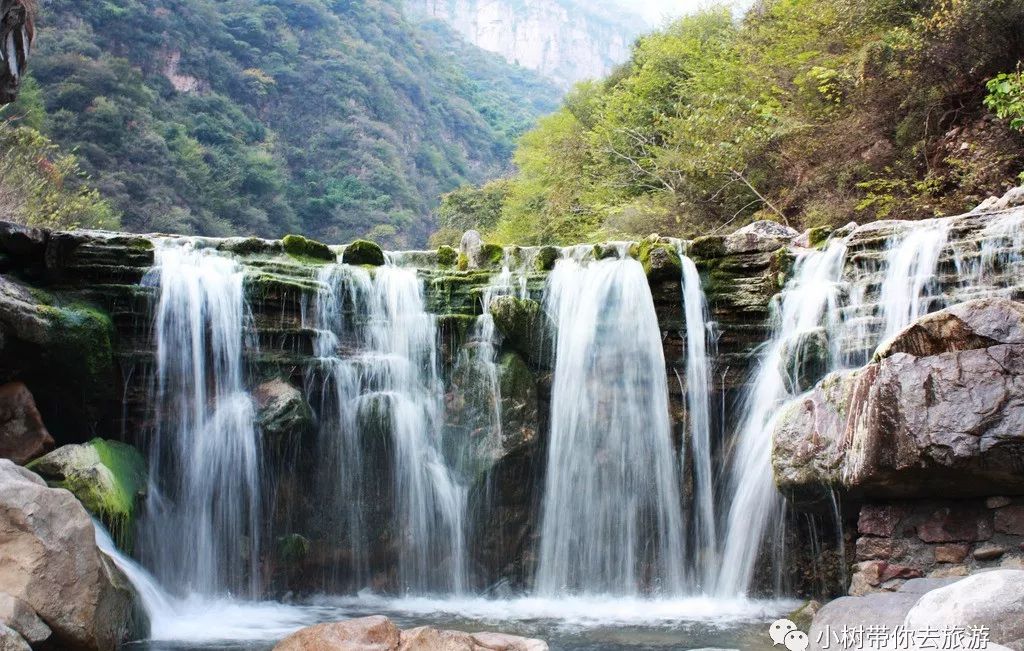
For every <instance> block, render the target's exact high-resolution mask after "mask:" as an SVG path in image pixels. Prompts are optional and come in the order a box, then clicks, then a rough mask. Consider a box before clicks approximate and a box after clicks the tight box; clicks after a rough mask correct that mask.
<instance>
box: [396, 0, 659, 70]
mask: <svg viewBox="0 0 1024 651" xmlns="http://www.w3.org/2000/svg"><path fill="white" fill-rule="evenodd" d="M406 9H407V11H408V12H409V13H410V15H412V16H428V17H431V18H435V19H438V20H442V21H444V22H445V23H447V24H448V25H450V26H452V27H453V28H454V29H455V30H456V31H457V32H459V33H460V34H462V35H463V36H464V37H465V38H466V39H467V40H468V41H470V42H471V43H473V44H475V45H477V46H479V47H481V48H483V49H485V50H488V51H490V52H497V53H499V54H501V55H502V56H503V57H505V59H506V60H507V61H510V62H513V63H517V64H519V65H522V66H523V67H525V68H529V69H530V70H535V71H537V72H540V73H541V74H543V75H544V76H545V77H548V78H549V79H552V80H554V81H555V82H556V83H558V84H559V85H561V86H562V87H563V88H569V87H570V86H572V85H573V84H574V83H575V82H577V81H581V80H583V79H597V78H600V77H603V76H604V75H606V74H607V73H608V72H609V71H611V69H612V68H613V67H614V66H616V65H618V64H620V63H622V62H624V61H626V60H627V59H628V58H629V53H630V45H631V42H632V40H633V39H634V38H635V37H636V36H637V35H639V34H640V33H641V32H643V31H645V29H646V25H645V24H644V22H643V20H642V19H640V18H639V17H638V16H637V15H636V14H634V13H632V12H629V11H625V10H623V9H621V8H618V7H616V8H614V9H611V8H605V7H603V6H602V5H601V4H600V3H598V2H584V1H582V0H406Z"/></svg>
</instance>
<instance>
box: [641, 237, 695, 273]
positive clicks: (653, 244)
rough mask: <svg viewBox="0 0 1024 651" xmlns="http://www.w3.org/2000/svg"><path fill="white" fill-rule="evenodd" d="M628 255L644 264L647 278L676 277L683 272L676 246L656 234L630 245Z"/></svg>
mask: <svg viewBox="0 0 1024 651" xmlns="http://www.w3.org/2000/svg"><path fill="white" fill-rule="evenodd" d="M630 255H632V256H633V257H634V258H635V259H636V260H637V261H638V262H639V263H640V264H642V265H643V266H644V272H645V273H646V274H647V278H648V279H649V280H666V279H670V278H671V279H676V278H679V277H680V276H681V275H682V273H683V263H682V260H680V259H679V252H678V251H677V250H676V247H675V246H673V245H672V244H669V243H668V242H662V241H661V239H660V238H657V237H656V236H651V237H649V238H647V239H645V240H642V241H640V242H637V243H636V244H634V245H633V246H631V247H630Z"/></svg>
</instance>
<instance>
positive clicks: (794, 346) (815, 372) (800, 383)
mask: <svg viewBox="0 0 1024 651" xmlns="http://www.w3.org/2000/svg"><path fill="white" fill-rule="evenodd" d="M780 357H781V359H780V363H781V368H779V372H780V373H781V374H782V377H783V378H784V379H785V381H786V385H787V389H788V390H789V391H790V393H803V392H804V391H807V390H808V389H810V388H811V387H813V386H814V385H815V384H817V383H818V380H820V379H821V378H822V377H824V376H825V374H826V373H827V372H828V367H829V361H830V351H829V342H828V334H827V333H826V332H825V329H824V328H814V329H812V330H808V331H806V332H801V333H799V334H797V335H796V336H795V337H793V338H792V339H790V340H789V341H787V342H785V344H783V347H782V354H781V356H780Z"/></svg>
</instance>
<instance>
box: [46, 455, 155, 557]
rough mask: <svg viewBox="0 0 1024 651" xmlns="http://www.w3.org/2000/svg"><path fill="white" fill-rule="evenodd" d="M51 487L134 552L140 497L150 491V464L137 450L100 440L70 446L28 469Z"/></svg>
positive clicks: (118, 542) (120, 543)
mask: <svg viewBox="0 0 1024 651" xmlns="http://www.w3.org/2000/svg"><path fill="white" fill-rule="evenodd" d="M28 467H29V468H30V469H31V470H33V471H35V472H38V473H39V474H40V475H41V476H42V477H43V478H44V479H46V480H47V482H48V483H49V484H50V485H51V486H55V487H58V488H64V489H67V490H68V491H70V492H71V493H73V494H74V496H75V497H77V498H78V500H79V501H80V502H81V503H82V505H83V506H84V507H85V508H86V510H88V511H89V512H90V513H92V514H93V515H94V516H96V517H98V518H100V519H101V520H102V521H103V523H104V524H105V525H106V526H107V528H108V529H109V530H110V533H111V535H112V536H113V537H114V540H115V542H117V544H118V546H119V547H121V548H122V549H129V550H130V549H131V547H132V531H133V529H134V523H135V517H136V515H137V508H138V506H139V504H140V501H139V497H140V496H141V495H142V494H143V493H144V492H145V489H146V463H145V460H144V459H143V458H142V455H141V454H139V451H138V450H136V449H135V448H134V447H132V446H130V445H128V444H126V443H120V442H117V441H107V440H104V439H100V438H96V439H93V440H91V441H89V442H88V443H85V444H81V445H66V446H64V447H61V448H58V449H56V450H54V451H53V452H51V453H49V454H47V455H44V456H43V457H41V458H39V459H36V460H35V461H33V462H32V463H31V464H29V466H28Z"/></svg>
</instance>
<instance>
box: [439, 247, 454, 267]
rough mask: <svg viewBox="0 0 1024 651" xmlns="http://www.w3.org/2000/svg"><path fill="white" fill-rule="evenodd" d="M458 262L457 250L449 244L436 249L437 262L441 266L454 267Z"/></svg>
mask: <svg viewBox="0 0 1024 651" xmlns="http://www.w3.org/2000/svg"><path fill="white" fill-rule="evenodd" d="M458 263H459V252H458V251H456V250H455V249H453V248H452V247H450V246H447V245H446V246H442V247H440V248H438V249H437V264H438V265H440V266H442V267H454V266H455V265H457V264H458Z"/></svg>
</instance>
